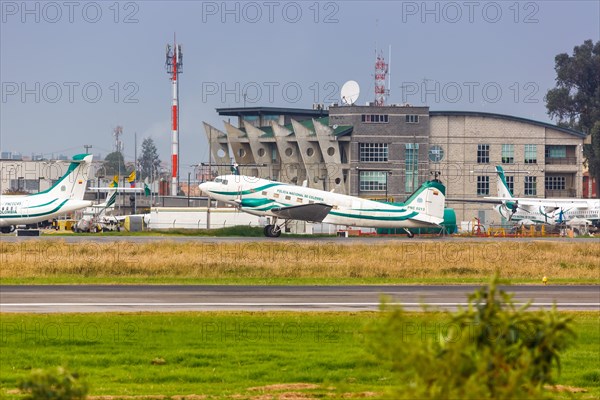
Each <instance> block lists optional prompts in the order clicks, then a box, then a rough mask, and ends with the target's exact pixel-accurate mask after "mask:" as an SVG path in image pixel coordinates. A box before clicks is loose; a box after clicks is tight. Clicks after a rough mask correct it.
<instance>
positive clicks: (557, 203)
mask: <svg viewBox="0 0 600 400" xmlns="http://www.w3.org/2000/svg"><path fill="white" fill-rule="evenodd" d="M485 198H486V199H490V200H494V201H500V200H504V201H514V202H518V203H519V206H531V207H539V206H542V207H549V208H564V207H571V208H589V204H588V202H587V201H586V200H581V199H541V198H537V199H536V198H531V197H514V198H512V199H502V198H501V197H485Z"/></svg>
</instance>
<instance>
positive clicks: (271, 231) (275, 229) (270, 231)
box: [264, 225, 281, 237]
mask: <svg viewBox="0 0 600 400" xmlns="http://www.w3.org/2000/svg"><path fill="white" fill-rule="evenodd" d="M264 232H265V236H266V237H279V236H281V227H280V226H279V225H267V226H265V229H264Z"/></svg>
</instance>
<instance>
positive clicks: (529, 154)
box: [525, 144, 537, 164]
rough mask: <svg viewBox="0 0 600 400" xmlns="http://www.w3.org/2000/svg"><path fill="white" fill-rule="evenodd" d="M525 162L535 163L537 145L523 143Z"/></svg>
mask: <svg viewBox="0 0 600 400" xmlns="http://www.w3.org/2000/svg"><path fill="white" fill-rule="evenodd" d="M525 164H537V145H535V144H526V145H525Z"/></svg>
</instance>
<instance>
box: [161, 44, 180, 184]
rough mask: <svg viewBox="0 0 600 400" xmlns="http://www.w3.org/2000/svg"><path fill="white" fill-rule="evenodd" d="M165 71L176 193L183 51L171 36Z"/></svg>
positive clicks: (172, 166) (172, 172)
mask: <svg viewBox="0 0 600 400" xmlns="http://www.w3.org/2000/svg"><path fill="white" fill-rule="evenodd" d="M165 67H166V68H167V73H168V74H169V75H170V79H171V85H172V87H173V104H172V106H171V123H172V125H171V129H172V137H171V194H172V195H177V193H178V188H179V78H178V76H179V74H181V73H182V72H183V53H182V52H181V45H178V44H177V41H176V39H175V38H173V47H171V45H170V44H167V60H166V62H165Z"/></svg>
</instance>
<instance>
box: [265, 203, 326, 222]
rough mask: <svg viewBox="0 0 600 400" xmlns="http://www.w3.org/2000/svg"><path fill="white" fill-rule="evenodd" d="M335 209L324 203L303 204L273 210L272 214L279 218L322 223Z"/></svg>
mask: <svg viewBox="0 0 600 400" xmlns="http://www.w3.org/2000/svg"><path fill="white" fill-rule="evenodd" d="M332 208H333V207H332V206H330V205H327V204H323V203H315V204H303V205H299V206H290V207H278V208H272V209H271V212H272V213H273V214H275V215H276V216H277V217H279V218H283V219H295V220H299V221H308V222H322V221H323V220H324V219H325V217H326V216H327V214H329V211H331V209H332Z"/></svg>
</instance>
